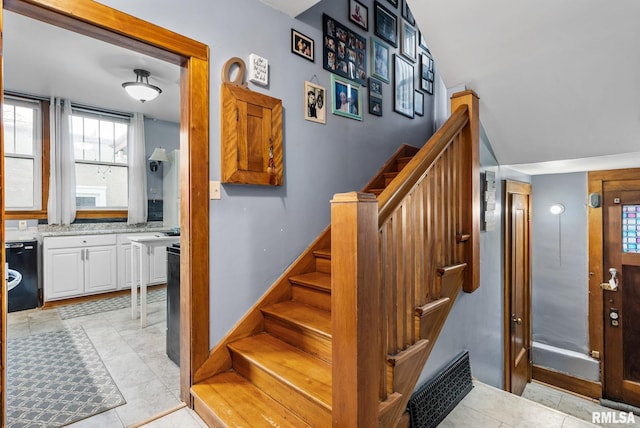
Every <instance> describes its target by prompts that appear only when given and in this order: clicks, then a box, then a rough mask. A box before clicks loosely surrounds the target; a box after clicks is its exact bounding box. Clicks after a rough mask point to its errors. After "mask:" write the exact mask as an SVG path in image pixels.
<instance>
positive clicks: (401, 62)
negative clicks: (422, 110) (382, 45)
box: [393, 54, 415, 119]
mask: <svg viewBox="0 0 640 428" xmlns="http://www.w3.org/2000/svg"><path fill="white" fill-rule="evenodd" d="M393 58H394V61H393V63H394V67H393V80H394V82H393V110H394V111H395V112H397V113H400V114H401V115H404V116H407V117H408V118H410V119H413V118H414V115H415V111H414V104H413V103H414V97H415V95H414V92H415V89H414V87H415V84H414V78H415V77H414V74H415V73H414V67H413V64H412V63H410V62H409V61H407V60H406V59H404V58H403V57H402V56H400V55H398V54H394V55H393Z"/></svg>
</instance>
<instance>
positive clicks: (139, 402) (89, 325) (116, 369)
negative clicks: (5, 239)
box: [7, 301, 206, 428]
mask: <svg viewBox="0 0 640 428" xmlns="http://www.w3.org/2000/svg"><path fill="white" fill-rule="evenodd" d="M147 313H148V317H147V322H148V326H147V327H146V328H144V329H141V328H140V321H139V320H132V319H131V309H130V308H125V309H119V310H115V311H108V312H102V313H99V314H94V315H88V316H84V317H78V318H70V319H67V320H61V319H60V317H59V316H58V311H57V310H55V309H48V310H29V311H21V312H16V313H11V314H8V317H7V335H8V338H9V339H11V338H12V337H19V336H24V335H29V334H37V333H42V332H46V331H55V330H60V329H63V328H66V327H75V326H82V327H83V328H84V330H85V331H86V333H87V336H89V339H91V341H92V342H93V344H94V346H95V348H96V350H97V351H98V353H99V354H100V357H101V358H102V361H103V362H104V364H105V366H106V367H107V369H108V370H109V372H110V374H111V377H112V378H113V379H114V381H115V382H116V384H117V385H118V388H119V389H120V392H121V393H122V395H123V396H124V398H125V400H127V404H125V405H122V406H119V407H116V408H114V409H111V410H109V411H107V412H104V413H101V414H99V415H96V416H94V417H91V418H88V419H85V420H83V421H79V422H77V423H75V424H72V425H69V426H70V427H73V428H88V427H96V428H98V427H100V428H102V427H109V428H112V427H113V428H118V427H127V426H131V425H134V424H138V423H140V422H143V421H146V420H148V419H150V418H152V417H155V416H156V415H158V414H160V413H161V412H163V411H166V410H168V409H172V408H175V407H176V406H178V405H180V404H182V402H181V401H180V399H179V381H180V374H179V369H178V367H177V366H176V365H175V364H174V363H173V362H172V361H171V360H169V358H168V357H167V356H166V353H165V326H166V302H164V301H162V302H157V303H151V304H149V305H148V307H147ZM145 427H152V428H164V427H180V428H183V427H184V428H191V427H193V428H202V427H206V424H205V423H204V422H202V420H201V419H200V418H199V417H198V416H197V415H196V414H195V413H194V412H193V411H192V410H191V409H187V408H182V409H180V410H177V411H175V412H173V413H171V414H169V415H167V416H165V417H163V418H160V419H157V420H155V421H153V422H151V423H149V424H147V425H145Z"/></svg>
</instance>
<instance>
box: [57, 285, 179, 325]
mask: <svg viewBox="0 0 640 428" xmlns="http://www.w3.org/2000/svg"><path fill="white" fill-rule="evenodd" d="M162 300H167V289H166V288H164V287H162V288H154V289H148V290H147V303H154V302H160V301H162ZM130 307H131V294H129V293H127V294H123V295H122V296H118V297H109V298H107V299H99V300H94V301H92V302H82V303H76V304H74V305H66V306H60V307H59V308H58V314H60V318H61V319H63V320H66V319H68V318H75V317H83V316H85V315H93V314H97V313H99V312H106V311H115V310H116V309H122V308H130Z"/></svg>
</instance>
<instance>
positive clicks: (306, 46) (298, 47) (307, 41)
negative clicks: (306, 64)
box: [291, 28, 316, 62]
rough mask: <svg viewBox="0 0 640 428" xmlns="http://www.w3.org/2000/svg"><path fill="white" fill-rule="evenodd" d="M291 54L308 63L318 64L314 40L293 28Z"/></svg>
mask: <svg viewBox="0 0 640 428" xmlns="http://www.w3.org/2000/svg"><path fill="white" fill-rule="evenodd" d="M291 52H292V53H294V54H296V55H299V56H301V57H302V58H304V59H306V60H308V61H311V62H316V59H315V42H314V41H313V39H312V38H311V37H308V36H305V35H304V34H302V33H301V32H299V31H298V30H295V29H293V28H292V29H291Z"/></svg>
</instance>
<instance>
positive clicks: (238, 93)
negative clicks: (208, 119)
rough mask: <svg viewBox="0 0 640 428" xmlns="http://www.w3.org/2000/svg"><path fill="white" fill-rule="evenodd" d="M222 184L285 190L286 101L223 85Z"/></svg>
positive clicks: (235, 86)
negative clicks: (283, 187) (284, 136)
mask: <svg viewBox="0 0 640 428" xmlns="http://www.w3.org/2000/svg"><path fill="white" fill-rule="evenodd" d="M220 92H221V94H220V102H221V118H220V124H221V144H220V146H221V163H222V165H221V166H222V182H223V183H236V184H259V185H265V186H282V184H283V179H282V100H279V99H277V98H272V97H269V96H267V95H264V94H259V93H257V92H253V91H250V90H248V89H245V88H242V87H240V86H237V85H233V84H229V83H223V84H222V88H221V91H220Z"/></svg>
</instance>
